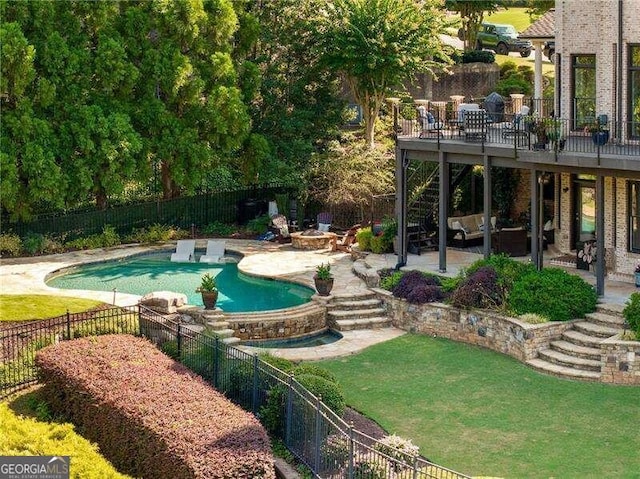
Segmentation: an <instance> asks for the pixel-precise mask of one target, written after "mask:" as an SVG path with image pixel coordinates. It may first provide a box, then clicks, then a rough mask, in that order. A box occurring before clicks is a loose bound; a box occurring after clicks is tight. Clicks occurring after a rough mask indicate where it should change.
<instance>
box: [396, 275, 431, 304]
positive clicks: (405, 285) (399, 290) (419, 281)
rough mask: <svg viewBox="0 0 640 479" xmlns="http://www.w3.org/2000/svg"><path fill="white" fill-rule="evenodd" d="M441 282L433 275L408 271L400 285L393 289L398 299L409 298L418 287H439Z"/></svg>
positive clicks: (399, 282) (401, 279)
mask: <svg viewBox="0 0 640 479" xmlns="http://www.w3.org/2000/svg"><path fill="white" fill-rule="evenodd" d="M438 285H439V280H438V279H437V278H435V277H434V276H432V275H425V274H423V273H422V272H420V271H407V272H406V273H404V275H403V276H402V278H400V281H398V284H397V285H396V286H395V287H394V288H393V295H394V296H395V297H396V298H405V299H406V298H407V297H408V296H409V293H411V291H413V289H414V288H415V287H417V286H438Z"/></svg>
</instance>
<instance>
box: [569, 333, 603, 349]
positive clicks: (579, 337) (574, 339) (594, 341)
mask: <svg viewBox="0 0 640 479" xmlns="http://www.w3.org/2000/svg"><path fill="white" fill-rule="evenodd" d="M562 339H564V340H565V341H568V342H570V343H573V344H577V345H578V346H586V347H588V348H598V349H599V348H600V343H601V342H602V340H603V338H596V337H594V336H589V335H587V334H584V333H581V332H579V331H576V330H573V329H569V330H567V331H565V332H564V333H562Z"/></svg>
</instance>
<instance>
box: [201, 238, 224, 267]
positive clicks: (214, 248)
mask: <svg viewBox="0 0 640 479" xmlns="http://www.w3.org/2000/svg"><path fill="white" fill-rule="evenodd" d="M224 248H225V241H224V240H209V241H207V251H206V252H205V253H204V254H203V255H202V256H200V262H201V263H220V262H221V260H222V257H223V256H224Z"/></svg>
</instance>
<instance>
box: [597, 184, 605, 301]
mask: <svg viewBox="0 0 640 479" xmlns="http://www.w3.org/2000/svg"><path fill="white" fill-rule="evenodd" d="M604 241H605V234H604V176H603V175H598V176H596V293H598V296H603V295H604V272H605V264H604V260H605V258H604V252H605V249H604Z"/></svg>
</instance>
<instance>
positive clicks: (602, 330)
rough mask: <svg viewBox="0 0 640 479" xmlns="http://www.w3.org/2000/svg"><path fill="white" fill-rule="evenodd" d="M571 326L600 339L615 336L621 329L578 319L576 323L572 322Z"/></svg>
mask: <svg viewBox="0 0 640 479" xmlns="http://www.w3.org/2000/svg"><path fill="white" fill-rule="evenodd" d="M573 327H574V328H575V330H576V331H578V332H580V333H583V334H586V335H589V336H595V337H596V338H602V339H606V338H610V337H611V336H615V335H616V334H618V333H619V332H620V330H621V328H620V329H619V328H611V327H609V326H602V325H601V324H596V323H592V322H590V321H580V322H578V323H574V325H573Z"/></svg>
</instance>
